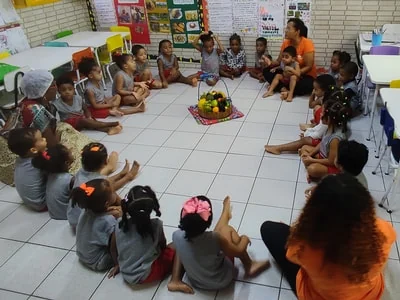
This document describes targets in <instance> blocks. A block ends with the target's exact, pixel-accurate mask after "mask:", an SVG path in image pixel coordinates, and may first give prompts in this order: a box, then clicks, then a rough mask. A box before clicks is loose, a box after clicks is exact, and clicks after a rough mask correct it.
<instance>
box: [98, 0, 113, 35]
mask: <svg viewBox="0 0 400 300" xmlns="http://www.w3.org/2000/svg"><path fill="white" fill-rule="evenodd" d="M93 4H94V8H95V10H96V16H97V21H98V22H99V25H100V27H102V28H107V27H110V26H114V25H115V24H117V23H118V22H117V16H116V14H115V8H114V1H113V0H94V1H93Z"/></svg>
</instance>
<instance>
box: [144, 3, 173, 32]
mask: <svg viewBox="0 0 400 300" xmlns="http://www.w3.org/2000/svg"><path fill="white" fill-rule="evenodd" d="M145 1H146V9H147V16H148V18H149V23H150V31H151V32H155V33H170V32H171V28H170V25H169V16H168V7H167V0H145Z"/></svg>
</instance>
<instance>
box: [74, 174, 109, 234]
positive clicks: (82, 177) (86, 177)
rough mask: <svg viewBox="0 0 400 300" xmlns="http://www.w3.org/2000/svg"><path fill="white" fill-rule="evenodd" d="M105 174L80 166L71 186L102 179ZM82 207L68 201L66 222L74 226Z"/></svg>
mask: <svg viewBox="0 0 400 300" xmlns="http://www.w3.org/2000/svg"><path fill="white" fill-rule="evenodd" d="M104 178H106V176H104V175H101V174H100V173H97V172H88V171H85V170H84V169H83V168H81V169H80V170H79V171H78V172H77V173H76V175H75V181H74V186H73V188H76V187H79V186H80V185H81V184H82V183H86V182H88V181H90V180H93V179H104ZM81 212H82V209H81V208H80V207H79V206H78V205H75V207H72V203H71V201H69V202H68V209H67V217H68V222H69V224H70V225H71V226H72V227H76V225H77V224H78V220H79V216H80V215H81Z"/></svg>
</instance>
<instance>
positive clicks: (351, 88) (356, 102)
mask: <svg viewBox="0 0 400 300" xmlns="http://www.w3.org/2000/svg"><path fill="white" fill-rule="evenodd" d="M343 90H344V91H345V92H346V91H348V92H350V93H351V94H352V96H351V99H350V106H351V108H352V109H353V110H358V109H360V108H361V106H362V99H361V97H360V93H359V92H358V86H357V82H356V80H352V81H349V82H346V83H345V84H343Z"/></svg>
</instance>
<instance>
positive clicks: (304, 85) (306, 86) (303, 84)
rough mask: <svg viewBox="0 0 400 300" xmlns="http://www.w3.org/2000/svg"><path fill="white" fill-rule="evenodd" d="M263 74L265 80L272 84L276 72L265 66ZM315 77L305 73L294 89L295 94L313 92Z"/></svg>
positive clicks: (301, 94)
mask: <svg viewBox="0 0 400 300" xmlns="http://www.w3.org/2000/svg"><path fill="white" fill-rule="evenodd" d="M263 75H264V78H265V80H266V81H267V82H268V83H269V84H271V82H272V80H274V77H275V75H276V73H273V72H271V71H270V69H269V68H265V69H264V70H263ZM313 83H314V78H313V77H311V76H310V75H303V76H302V77H301V78H300V79H299V81H297V83H296V87H295V89H294V95H295V96H303V95H307V94H311V92H312V91H313V89H314V85H313Z"/></svg>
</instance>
